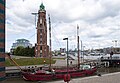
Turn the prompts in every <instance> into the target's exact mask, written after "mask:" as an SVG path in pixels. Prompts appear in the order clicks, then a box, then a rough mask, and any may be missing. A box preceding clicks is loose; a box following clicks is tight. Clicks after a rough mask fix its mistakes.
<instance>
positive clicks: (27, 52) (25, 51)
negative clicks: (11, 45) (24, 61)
mask: <svg viewBox="0 0 120 83" xmlns="http://www.w3.org/2000/svg"><path fill="white" fill-rule="evenodd" d="M14 54H15V55H16V56H28V57H33V56H34V55H35V52H34V47H32V48H30V47H26V48H24V47H22V46H19V47H17V48H16V49H15V50H14Z"/></svg>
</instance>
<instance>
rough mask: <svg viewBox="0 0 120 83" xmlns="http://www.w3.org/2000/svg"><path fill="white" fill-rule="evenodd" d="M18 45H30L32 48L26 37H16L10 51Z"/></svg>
mask: <svg viewBox="0 0 120 83" xmlns="http://www.w3.org/2000/svg"><path fill="white" fill-rule="evenodd" d="M18 46H23V47H24V48H25V47H30V48H32V44H31V43H30V42H29V40H27V39H17V40H16V42H15V43H13V45H12V48H11V49H10V52H11V53H12V52H13V50H14V49H16V48H17V47H18Z"/></svg>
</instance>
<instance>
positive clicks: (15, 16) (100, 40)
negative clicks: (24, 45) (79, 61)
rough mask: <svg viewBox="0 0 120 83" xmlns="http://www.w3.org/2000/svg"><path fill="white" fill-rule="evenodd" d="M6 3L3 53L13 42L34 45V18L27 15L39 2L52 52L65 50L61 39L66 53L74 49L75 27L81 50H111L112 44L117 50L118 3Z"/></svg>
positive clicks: (19, 0)
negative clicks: (43, 13) (28, 42)
mask: <svg viewBox="0 0 120 83" xmlns="http://www.w3.org/2000/svg"><path fill="white" fill-rule="evenodd" d="M6 1H7V2H6V51H9V49H10V48H11V46H12V43H14V42H15V40H16V39H20V38H25V39H28V40H29V41H30V42H31V43H32V44H33V45H34V44H35V43H36V27H35V16H33V15H32V14H31V13H33V12H38V10H39V6H40V4H41V2H43V4H44V5H45V9H46V12H47V14H50V15H51V23H52V49H53V50H55V49H59V48H61V47H66V41H63V38H64V37H68V38H69V49H73V48H76V44H77V43H76V41H77V39H76V38H77V37H76V32H77V31H76V30H77V25H79V27H80V30H79V36H80V40H82V42H83V46H85V49H92V48H93V49H95V48H103V47H111V46H115V43H114V41H115V40H117V46H120V0H6ZM46 16H47V17H46V19H47V23H48V15H46ZM47 25H48V24H47ZM48 37H49V35H48ZM48 44H49V41H48Z"/></svg>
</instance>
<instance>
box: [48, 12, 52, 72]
mask: <svg viewBox="0 0 120 83" xmlns="http://www.w3.org/2000/svg"><path fill="white" fill-rule="evenodd" d="M48 18H49V45H50V47H49V50H50V52H49V57H50V66H49V69H50V70H51V58H52V54H51V21H50V15H49V14H48Z"/></svg>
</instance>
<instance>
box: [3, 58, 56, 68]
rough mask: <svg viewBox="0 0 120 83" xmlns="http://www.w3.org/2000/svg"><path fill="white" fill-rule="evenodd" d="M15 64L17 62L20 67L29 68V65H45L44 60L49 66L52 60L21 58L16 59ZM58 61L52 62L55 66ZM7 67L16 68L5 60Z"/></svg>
mask: <svg viewBox="0 0 120 83" xmlns="http://www.w3.org/2000/svg"><path fill="white" fill-rule="evenodd" d="M14 60H15V62H17V63H18V64H19V65H20V66H27V65H42V64H44V60H45V61H46V63H45V64H49V63H50V60H49V59H48V58H20V59H15V58H14ZM55 62H56V60H53V59H52V60H51V63H52V64H55ZM5 65H6V66H15V65H14V64H13V63H12V62H11V61H10V60H9V59H6V60H5Z"/></svg>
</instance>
